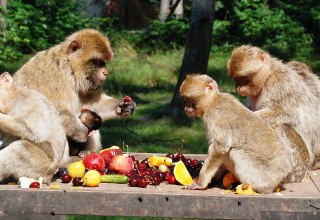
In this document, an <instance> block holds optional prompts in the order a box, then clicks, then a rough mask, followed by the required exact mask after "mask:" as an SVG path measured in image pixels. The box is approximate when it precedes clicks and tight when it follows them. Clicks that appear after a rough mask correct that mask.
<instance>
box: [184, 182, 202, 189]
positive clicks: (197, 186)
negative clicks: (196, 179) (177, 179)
mask: <svg viewBox="0 0 320 220" xmlns="http://www.w3.org/2000/svg"><path fill="white" fill-rule="evenodd" d="M187 189H190V190H196V189H201V190H204V189H206V187H201V186H199V185H198V184H197V183H192V184H191V185H190V186H188V187H187Z"/></svg>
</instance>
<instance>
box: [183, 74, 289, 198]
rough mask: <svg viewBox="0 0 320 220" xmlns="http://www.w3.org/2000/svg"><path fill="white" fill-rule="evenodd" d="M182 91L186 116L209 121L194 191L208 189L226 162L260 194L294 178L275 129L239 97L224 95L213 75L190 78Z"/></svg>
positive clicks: (191, 186)
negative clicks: (203, 153) (206, 146)
mask: <svg viewBox="0 0 320 220" xmlns="http://www.w3.org/2000/svg"><path fill="white" fill-rule="evenodd" d="M180 95H181V97H182V98H183V100H184V102H185V112H186V114H187V115H188V116H192V117H200V118H202V119H203V121H204V125H205V129H206V134H207V138H208V141H209V144H210V146H209V150H208V157H207V158H206V160H205V162H204V165H203V167H202V168H201V171H200V175H199V180H198V182H197V183H193V184H192V185H190V186H189V188H190V189H205V188H206V187H207V186H208V184H209V183H210V182H211V179H212V178H213V177H214V176H215V174H216V172H217V171H218V169H219V168H220V167H221V166H224V167H227V168H228V169H230V170H231V172H232V173H233V174H234V175H235V176H236V177H237V178H238V179H239V180H240V182H243V183H247V184H251V185H252V186H253V188H254V189H255V190H256V191H257V192H260V193H271V192H272V191H273V190H274V189H275V188H276V187H277V186H281V184H283V183H286V182H289V181H290V176H291V175H292V169H291V164H290V162H289V160H288V159H287V154H286V152H285V151H284V149H283V147H282V146H281V143H280V141H279V139H278V137H277V136H276V134H275V133H274V131H273V129H272V128H270V127H269V126H268V125H267V124H266V122H264V121H263V120H262V119H261V118H259V117H258V116H256V115H255V114H254V113H253V112H251V111H250V110H249V109H247V108H246V107H245V106H243V105H242V104H241V103H240V102H239V101H238V100H237V99H236V98H235V97H233V96H232V95H230V94H226V93H220V92H219V90H218V86H217V84H216V82H215V81H214V80H213V79H212V78H211V77H209V76H207V75H190V76H187V78H186V79H185V80H184V82H183V83H182V85H181V87H180Z"/></svg>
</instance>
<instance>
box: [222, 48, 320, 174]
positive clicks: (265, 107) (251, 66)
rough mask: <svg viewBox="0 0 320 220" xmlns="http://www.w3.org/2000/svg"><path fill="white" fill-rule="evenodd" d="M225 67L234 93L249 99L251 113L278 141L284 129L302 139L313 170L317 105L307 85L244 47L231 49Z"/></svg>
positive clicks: (319, 143) (318, 147)
mask: <svg viewBox="0 0 320 220" xmlns="http://www.w3.org/2000/svg"><path fill="white" fill-rule="evenodd" d="M227 67H228V73H229V75H230V76H231V77H232V78H233V79H234V81H235V84H236V90H237V92H238V93H239V94H240V95H241V96H247V97H248V98H249V102H250V106H251V109H253V110H255V111H256V114H257V115H259V116H260V117H262V118H263V119H264V120H265V121H266V122H267V123H268V124H269V125H270V126H271V127H272V128H275V129H277V131H278V132H279V136H280V138H281V136H282V135H281V133H282V132H283V131H279V130H278V129H279V126H280V127H281V126H283V125H287V126H288V127H289V128H292V129H294V130H295V131H296V132H297V133H298V134H299V135H300V136H301V138H302V140H303V142H304V143H305V145H306V147H307V150H308V154H309V160H306V161H305V163H309V164H308V165H309V167H312V166H313V167H314V168H316V167H317V165H316V164H315V163H316V162H317V161H318V159H316V157H318V156H320V139H319V136H318V133H319V130H320V111H319V108H320V103H319V101H318V99H317V97H316V96H314V95H313V94H312V93H311V91H310V89H309V87H308V85H307V84H306V83H305V82H304V81H303V80H301V78H300V77H297V73H296V72H295V71H294V70H293V69H291V68H290V67H289V66H287V65H286V64H284V63H283V62H281V61H280V60H278V59H276V58H274V57H272V56H270V55H269V54H268V53H266V52H265V51H263V50H261V49H260V48H258V47H252V46H248V45H244V46H241V47H238V48H236V49H234V50H233V51H232V54H231V58H230V59H229V61H228V65H227ZM284 132H285V131H284ZM287 141H288V140H287ZM287 141H286V140H284V144H285V146H288V148H290V144H295V142H294V141H290V140H289V142H287ZM295 147H296V146H295ZM295 147H293V148H292V149H296V148H295ZM301 148H303V146H301ZM300 151H301V153H302V154H303V152H305V150H304V149H301V150H300ZM295 153H299V152H297V151H295ZM293 157H294V156H293ZM300 157H301V158H304V156H303V155H301V156H300ZM297 166H298V165H297Z"/></svg>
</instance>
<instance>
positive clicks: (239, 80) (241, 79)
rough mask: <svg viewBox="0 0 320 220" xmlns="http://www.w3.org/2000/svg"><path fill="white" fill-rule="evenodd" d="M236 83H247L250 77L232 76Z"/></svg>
mask: <svg viewBox="0 0 320 220" xmlns="http://www.w3.org/2000/svg"><path fill="white" fill-rule="evenodd" d="M233 79H234V81H235V82H236V84H237V85H248V84H249V83H250V79H249V78H248V77H235V78H233Z"/></svg>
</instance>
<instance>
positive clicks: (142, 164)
mask: <svg viewBox="0 0 320 220" xmlns="http://www.w3.org/2000/svg"><path fill="white" fill-rule="evenodd" d="M137 168H138V170H139V172H144V171H146V170H147V165H146V164H145V163H140V164H138V166H137Z"/></svg>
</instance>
